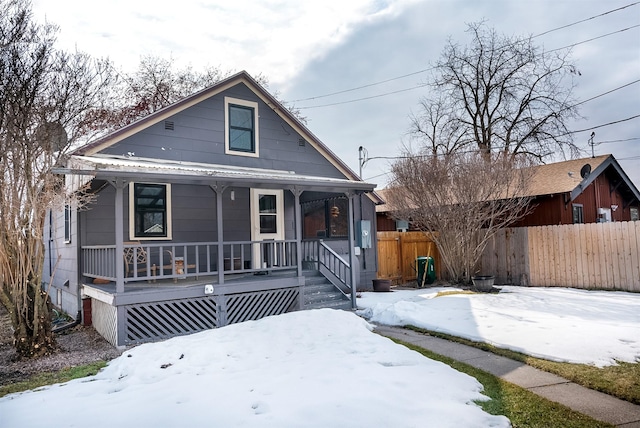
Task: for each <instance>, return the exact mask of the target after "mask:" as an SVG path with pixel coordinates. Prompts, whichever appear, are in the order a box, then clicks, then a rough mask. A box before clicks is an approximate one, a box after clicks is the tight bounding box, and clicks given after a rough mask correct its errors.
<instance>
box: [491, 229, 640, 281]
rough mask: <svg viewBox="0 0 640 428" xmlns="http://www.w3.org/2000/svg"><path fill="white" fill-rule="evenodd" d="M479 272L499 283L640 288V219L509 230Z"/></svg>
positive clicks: (493, 246)
mask: <svg viewBox="0 0 640 428" xmlns="http://www.w3.org/2000/svg"><path fill="white" fill-rule="evenodd" d="M479 271H480V272H481V273H482V274H483V275H487V274H491V275H495V277H496V284H514V285H531V286H540V287H553V286H558V287H575V288H585V289H593V288H596V289H606V290H625V291H636V292H640V221H631V222H613V223H590V224H575V225H561V226H539V227H528V228H512V229H505V230H503V231H500V233H499V234H498V235H496V236H495V237H494V239H493V240H492V241H491V242H490V243H489V245H488V246H487V248H486V249H485V251H484V254H483V256H482V258H481V261H480V266H479Z"/></svg>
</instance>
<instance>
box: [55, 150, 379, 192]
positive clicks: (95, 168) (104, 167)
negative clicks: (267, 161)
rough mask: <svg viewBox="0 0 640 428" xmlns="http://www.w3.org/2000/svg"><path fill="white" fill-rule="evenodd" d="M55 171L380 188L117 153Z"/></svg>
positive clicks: (204, 181) (158, 179)
mask: <svg viewBox="0 0 640 428" xmlns="http://www.w3.org/2000/svg"><path fill="white" fill-rule="evenodd" d="M55 172H57V173H60V174H69V175H79V176H84V177H86V178H85V179H84V180H81V181H85V182H87V181H89V180H90V179H91V178H100V179H104V180H115V179H118V178H120V179H122V178H124V179H144V180H151V181H154V182H161V183H162V182H171V183H176V182H180V183H185V184H213V183H224V184H226V185H229V186H251V187H273V186H281V187H282V186H298V187H301V188H303V189H305V190H320V191H336V192H344V191H347V190H352V191H361V192H372V191H373V189H374V188H375V187H376V185H375V184H372V183H366V182H364V181H355V180H347V179H341V178H331V177H319V176H311V175H301V174H296V173H295V172H294V171H284V170H273V169H262V168H247V167H239V166H232V165H214V164H205V163H197V162H182V161H173V160H167V159H150V158H139V157H128V156H115V155H93V156H79V155H73V156H71V157H70V159H69V161H68V163H67V167H66V168H58V169H57V170H55ZM78 184H81V183H78Z"/></svg>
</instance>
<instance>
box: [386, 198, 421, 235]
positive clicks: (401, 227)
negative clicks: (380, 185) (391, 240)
mask: <svg viewBox="0 0 640 428" xmlns="http://www.w3.org/2000/svg"><path fill="white" fill-rule="evenodd" d="M389 190H390V189H382V190H376V194H377V195H378V196H380V197H381V198H382V199H384V200H385V201H388V200H389V198H388V197H387V192H388V191H389ZM392 212H393V207H392V206H391V205H390V204H389V202H385V203H384V204H381V205H376V230H377V231H378V232H396V231H401V232H406V231H410V230H416V229H415V228H414V227H413V225H411V223H409V222H407V221H402V220H396V219H394V218H393V217H392V215H391V213H392Z"/></svg>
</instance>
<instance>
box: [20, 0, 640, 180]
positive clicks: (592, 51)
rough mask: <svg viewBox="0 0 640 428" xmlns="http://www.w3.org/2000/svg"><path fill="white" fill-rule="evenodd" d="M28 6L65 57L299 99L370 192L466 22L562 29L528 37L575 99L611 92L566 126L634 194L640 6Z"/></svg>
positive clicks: (281, 0) (338, 1) (116, 2)
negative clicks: (565, 74) (552, 56)
mask: <svg viewBox="0 0 640 428" xmlns="http://www.w3.org/2000/svg"><path fill="white" fill-rule="evenodd" d="M33 5H34V14H35V18H36V19H37V20H39V21H42V20H44V19H45V17H46V19H47V20H48V21H49V22H52V23H56V24H58V25H59V26H60V30H61V31H60V34H59V38H58V40H59V42H60V47H62V48H68V49H73V48H77V49H78V50H81V51H85V52H87V53H89V54H91V55H93V56H95V57H109V58H110V59H111V60H112V61H113V62H114V63H115V64H116V66H117V67H118V68H121V69H124V70H125V71H133V70H134V69H135V68H136V67H137V65H138V63H139V60H140V57H141V56H143V55H147V54H152V55H156V56H160V57H166V58H169V57H173V58H174V59H175V61H176V63H177V64H178V65H180V66H183V65H191V66H193V67H194V68H195V69H196V70H197V69H198V68H203V67H205V66H219V67H220V68H221V69H223V70H233V71H240V70H246V71H247V72H249V73H250V74H252V75H257V74H259V73H262V74H264V75H265V76H267V78H268V79H269V82H270V85H269V90H270V91H271V92H275V91H278V92H279V96H280V98H281V99H284V100H287V101H294V104H295V106H297V107H299V108H301V111H302V114H303V115H304V116H306V117H307V119H308V123H307V125H308V127H309V128H310V129H311V131H312V132H314V134H316V136H318V137H319V138H320V139H321V140H322V141H323V142H324V143H325V144H326V145H327V146H328V147H329V148H330V149H331V150H333V151H334V152H335V153H336V154H337V155H338V156H339V157H340V158H342V159H343V160H344V161H345V162H347V164H348V165H349V166H351V167H352V168H353V170H354V171H356V172H358V171H359V162H358V153H359V152H358V147H360V146H363V147H364V148H365V149H366V152H367V153H368V157H369V158H370V160H369V161H368V162H366V163H365V165H364V169H363V176H364V178H365V179H366V180H367V181H370V182H372V183H377V184H378V185H379V187H384V185H385V184H386V183H387V175H386V174H385V173H386V172H388V171H389V163H390V162H392V160H391V159H386V158H392V157H393V156H397V155H398V154H399V153H400V150H401V148H402V145H403V144H406V143H408V142H409V140H408V138H407V135H406V132H407V130H408V128H409V115H410V114H411V113H412V112H413V113H415V112H417V111H418V108H417V107H418V102H419V100H420V97H422V96H425V95H428V92H427V88H425V87H420V86H421V84H423V83H424V82H425V80H426V79H427V78H428V77H429V73H428V71H427V70H428V69H429V68H430V66H431V65H432V64H433V63H434V62H435V61H436V60H437V59H438V57H439V55H440V53H441V52H442V49H443V47H444V45H445V43H446V41H447V40H448V39H449V38H451V39H452V40H454V41H456V42H459V43H461V44H466V43H467V41H468V35H467V33H466V32H465V30H466V28H467V23H470V22H477V21H480V20H485V21H486V22H487V24H488V25H489V26H491V27H494V28H495V29H496V30H497V31H498V32H500V33H504V34H507V35H522V36H528V35H538V34H541V33H544V32H547V31H549V30H554V29H557V30H556V31H552V32H549V33H547V34H544V35H540V36H538V37H535V39H534V40H535V42H536V43H538V44H539V45H541V46H544V48H545V49H546V50H550V49H556V48H562V47H565V46H569V45H574V44H576V45H575V46H574V47H573V48H572V58H573V60H574V61H575V63H576V64H577V66H578V69H579V71H580V73H581V75H580V76H578V77H577V80H576V83H577V84H578V87H577V89H576V96H577V98H578V99H579V100H587V99H590V98H592V97H595V96H598V95H602V94H604V93H606V92H609V91H612V90H613V92H611V93H609V94H607V95H603V96H600V97H598V98H596V99H594V100H592V101H588V102H586V103H584V104H583V105H582V109H581V113H582V115H583V116H585V119H584V120H581V121H579V122H576V123H574V124H572V126H571V128H572V130H574V131H579V130H584V131H582V132H577V133H576V134H575V135H574V137H575V141H576V143H577V144H578V145H580V146H581V147H583V148H584V149H585V157H587V156H590V155H591V147H590V146H589V144H588V141H589V135H590V134H591V132H595V133H596V135H595V138H594V142H595V143H600V144H598V145H596V146H595V147H594V150H595V154H596V155H599V154H606V153H611V154H613V155H614V156H615V157H616V159H618V161H619V162H620V164H621V165H622V167H623V169H624V170H625V171H626V172H627V174H628V175H629V177H630V178H631V179H632V180H633V181H634V183H635V184H636V186H638V187H640V81H639V80H640V2H635V1H634V0H608V1H606V2H603V1H601V0H529V1H519V0H482V1H481V0H423V1H415V0H348V1H346V0H323V1H317V2H307V1H304V2H303V1H299V0H265V1H251V0H235V1H229V0H181V1H179V2H175V1H165V0H127V1H125V0H110V1H108V2H106V1H105V2H87V1H86V0H56V1H55V2H54V1H51V0H33ZM625 6H627V7H625ZM619 8H623V9H621V10H618V11H616V9H619ZM607 12H610V13H607ZM579 21H584V22H581V23H578V22H579ZM574 23H576V24H575V25H570V24H574ZM564 26H567V27H566V28H560V27H564ZM592 39H595V40H592ZM582 42H584V43H582ZM403 76H404V77H403ZM380 82H385V83H380ZM625 85H628V86H625ZM363 86H366V87H364V88H362V87H363ZM622 86H625V87H623V88H621V89H617V88H620V87H622ZM358 88H360V89H358ZM615 89H617V90H615ZM336 92H340V93H339V94H336V95H330V96H325V95H328V94H335V93H336ZM634 116H638V117H636V118H633V117H634ZM630 118H633V119H630ZM618 121H619V123H616V124H611V125H608V124H610V123H612V122H618ZM602 125H606V126H602ZM596 127H597V128H596ZM592 128H596V129H592Z"/></svg>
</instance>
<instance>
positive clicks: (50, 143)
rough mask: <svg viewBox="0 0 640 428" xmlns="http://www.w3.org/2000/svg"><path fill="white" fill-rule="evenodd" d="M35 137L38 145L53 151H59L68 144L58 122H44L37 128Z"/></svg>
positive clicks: (66, 137) (65, 132)
mask: <svg viewBox="0 0 640 428" xmlns="http://www.w3.org/2000/svg"><path fill="white" fill-rule="evenodd" d="M36 136H37V138H38V141H39V142H40V144H42V145H45V147H50V148H51V149H53V151H60V150H62V149H64V148H65V147H67V144H69V137H68V136H67V131H65V129H64V126H62V124H61V123H60V122H45V123H43V124H42V125H40V126H38V129H37V131H36Z"/></svg>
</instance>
